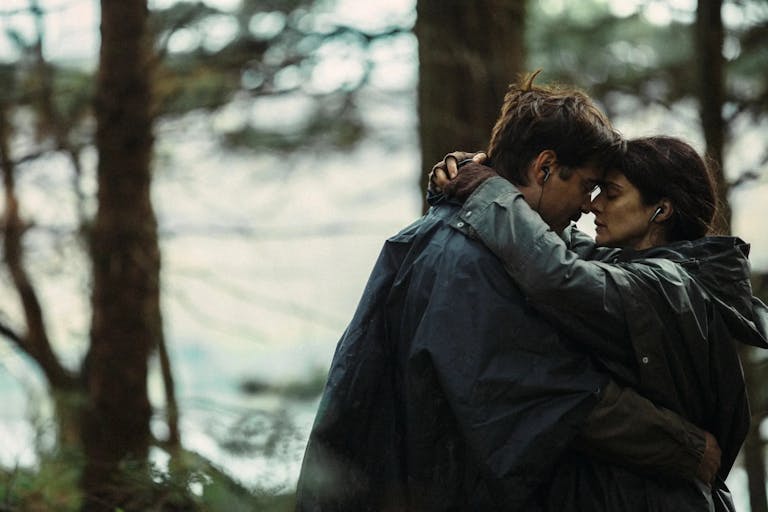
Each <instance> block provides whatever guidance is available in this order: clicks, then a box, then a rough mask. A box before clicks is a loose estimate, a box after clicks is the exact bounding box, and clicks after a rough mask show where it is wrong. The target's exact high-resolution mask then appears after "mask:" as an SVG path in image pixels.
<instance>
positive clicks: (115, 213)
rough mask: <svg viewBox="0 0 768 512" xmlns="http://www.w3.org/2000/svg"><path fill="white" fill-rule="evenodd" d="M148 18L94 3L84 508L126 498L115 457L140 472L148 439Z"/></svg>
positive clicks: (151, 325) (121, 1) (151, 257)
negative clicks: (96, 53)
mask: <svg viewBox="0 0 768 512" xmlns="http://www.w3.org/2000/svg"><path fill="white" fill-rule="evenodd" d="M147 16H148V9H147V2H146V0H102V1H101V53H100V61H99V72H98V77H97V82H96V102H95V112H96V119H97V130H96V145H97V150H98V154H99V163H98V169H97V173H98V210H97V213H96V219H95V221H94V226H93V230H92V240H91V242H92V243H91V258H92V261H93V291H92V296H91V306H92V314H93V316H92V320H91V344H90V347H89V351H88V354H87V356H86V361H85V365H84V372H85V376H86V379H87V386H88V395H89V404H88V406H87V414H86V416H85V418H84V422H83V444H84V447H85V454H86V466H85V470H84V474H83V490H84V492H85V494H86V497H85V501H84V505H83V509H84V510H87V511H92V510H93V511H101V510H104V511H107V510H109V511H112V510H114V508H115V507H117V506H121V505H123V506H124V505H125V504H126V503H127V502H128V500H129V496H128V495H127V494H126V491H125V490H123V489H121V485H120V484H121V477H122V474H121V473H120V468H121V463H124V462H129V461H130V462H134V463H135V464H137V465H138V467H139V473H141V467H142V465H143V464H144V463H146V457H147V452H148V447H149V440H150V430H149V421H150V415H151V409H150V403H149V399H148V394H147V366H148V357H149V355H150V352H151V350H152V348H153V347H154V346H156V344H157V338H158V335H159V332H160V328H161V327H160V326H161V319H160V302H159V270H160V252H159V248H158V240H157V223H156V219H155V215H154V212H153V209H152V203H151V198H150V182H151V174H150V158H151V151H152V143H153V138H152V118H151V114H150V105H151V89H150V84H151V80H150V69H149V48H150V46H149V38H148V32H147ZM134 476H135V475H134Z"/></svg>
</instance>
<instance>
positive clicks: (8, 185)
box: [0, 0, 768, 512]
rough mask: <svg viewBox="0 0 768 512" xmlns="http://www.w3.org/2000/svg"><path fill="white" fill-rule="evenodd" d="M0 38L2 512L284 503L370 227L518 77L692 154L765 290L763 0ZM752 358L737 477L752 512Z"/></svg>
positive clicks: (18, 7) (11, 24) (347, 312)
mask: <svg viewBox="0 0 768 512" xmlns="http://www.w3.org/2000/svg"><path fill="white" fill-rule="evenodd" d="M0 31H1V32H2V33H0V171H1V173H2V185H3V196H2V200H1V201H2V202H0V208H2V212H3V213H2V247H3V250H2V256H3V259H2V268H0V280H2V288H1V289H0V336H1V337H2V340H0V341H2V343H0V399H2V403H3V405H4V406H3V408H2V413H0V510H4V511H17V510H18V511H22V510H36V511H37V510H56V511H68V510H87V511H91V510H93V511H101V510H104V511H114V510H125V511H133V510H163V511H166V510H167V511H171V510H213V511H238V510H290V507H291V500H292V497H291V496H292V493H293V490H294V487H295V484H296V477H297V474H298V469H299V466H300V462H301V456H302V453H303V445H304V442H305V440H306V436H307V435H308V431H309V427H310V425H311V421H312V418H313V415H314V409H315V407H316V406H317V400H318V398H319V394H320V392H321V389H322V386H323V383H324V379H325V373H326V371H327V368H328V364H329V362H330V359H331V356H332V353H333V349H334V346H335V342H336V340H337V339H338V337H339V336H340V334H341V333H342V331H343V329H344V327H345V324H346V322H347V321H348V319H349V317H351V314H352V312H353V310H354V307H355V304H356V302H357V300H358V298H359V295H360V293H361V292H362V289H363V286H364V283H365V280H366V277H367V273H368V272H369V271H370V268H371V267H372V265H373V262H374V260H375V257H376V254H377V252H378V250H379V248H380V246H381V243H382V241H383V240H384V238H386V237H387V236H389V235H391V234H393V233H394V232H396V231H397V230H399V228H400V227H402V226H404V225H406V224H407V223H409V222H410V221H412V220H413V219H414V218H416V217H417V216H418V215H419V214H420V213H421V210H422V208H423V207H424V205H423V202H422V197H423V188H424V185H425V172H424V170H425V169H428V168H429V167H431V165H432V164H433V163H434V162H435V161H437V160H438V159H440V158H442V155H443V154H445V153H447V152H449V151H452V150H454V149H466V150H471V149H482V148H483V147H484V146H485V144H486V142H487V136H488V134H489V131H490V127H491V126H492V124H493V120H494V119H495V117H496V114H497V111H498V107H499V105H500V102H501V98H502V96H503V93H504V91H505V89H506V86H507V84H508V83H509V82H510V81H512V80H513V79H514V78H515V77H516V75H517V73H520V72H522V71H526V70H533V69H536V68H543V70H544V72H543V74H542V76H541V78H540V80H541V81H544V82H546V81H562V82H566V83H571V84H575V85H577V86H579V87H581V88H583V89H585V90H586V91H587V92H589V93H590V94H592V95H593V96H594V97H595V98H596V99H597V100H599V102H600V104H601V105H602V106H603V108H604V109H605V110H606V111H607V112H608V114H609V115H610V116H611V117H612V119H613V120H614V122H615V124H616V125H617V127H618V128H619V129H621V130H622V132H623V133H624V134H625V135H627V136H639V135H647V134H653V133H666V134H671V135H676V136H681V137H684V138H686V139H687V140H689V141H691V142H692V143H693V144H694V145H695V146H696V147H697V148H698V149H699V150H700V151H702V152H706V153H707V154H708V155H709V156H710V158H712V159H713V161H714V162H716V163H717V164H718V166H717V168H718V169H720V170H722V172H720V174H719V181H720V185H721V192H722V194H721V199H722V202H723V206H724V207H725V208H724V215H723V216H722V217H721V218H720V219H719V229H720V230H721V231H724V232H729V231H730V232H733V233H735V234H737V235H739V236H742V237H743V238H745V239H746V240H747V241H750V242H752V244H753V253H752V261H753V264H754V270H755V280H754V286H755V289H756V290H757V292H758V293H759V294H761V295H762V297H763V299H764V300H765V299H766V298H767V297H766V294H768V280H767V279H766V278H765V277H763V273H764V272H765V271H766V270H768V232H766V230H765V228H764V227H763V224H764V222H763V219H765V218H766V217H767V216H768V200H766V199H767V198H768V183H767V182H768V140H767V139H766V136H765V133H766V128H768V126H767V124H768V74H766V72H765V70H766V69H768V3H766V2H765V1H764V0H699V1H698V3H697V2H696V0H669V1H659V0H579V1H578V2H576V1H566V0H541V1H536V2H533V1H531V2H526V1H525V0H506V1H505V0H475V1H473V2H460V1H458V0H418V1H416V0H389V1H387V0H369V1H365V2H360V1H355V0H316V1H312V0H206V1H205V2H181V1H178V2H177V1H173V0H154V1H150V2H147V0H119V1H118V0H102V1H101V4H100V5H99V3H98V2H95V1H94V0H4V1H3V2H2V4H1V5H0ZM580 226H582V227H583V229H584V230H585V231H587V232H591V231H592V228H591V220H590V219H589V218H585V219H582V221H580ZM742 355H743V359H744V363H745V364H744V366H745V372H746V373H747V376H748V381H749V384H750V393H751V399H752V405H753V413H754V422H753V430H752V431H751V432H750V436H749V439H748V441H747V444H746V445H745V447H744V450H743V452H742V455H741V457H740V460H739V462H738V466H737V467H736V468H735V469H734V470H733V472H732V474H731V477H730V478H729V482H728V483H729V485H730V486H731V487H732V489H733V491H734V494H735V499H736V500H737V504H738V506H739V509H740V510H752V511H753V512H766V511H768V505H766V470H765V439H766V437H768V431H766V428H765V427H764V426H765V425H766V422H765V421H764V419H765V416H766V411H767V410H768V396H767V395H766V392H765V389H766V381H767V380H768V372H766V360H765V356H760V355H758V354H754V353H751V352H748V351H745V352H744V353H743V354H742ZM761 426H763V427H764V428H762V431H761Z"/></svg>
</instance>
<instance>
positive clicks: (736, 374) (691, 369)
mask: <svg viewBox="0 0 768 512" xmlns="http://www.w3.org/2000/svg"><path fill="white" fill-rule="evenodd" d="M452 225H453V226H454V227H455V228H456V229H457V230H460V231H462V232H465V233H467V234H469V235H470V236H473V237H476V238H478V239H479V240H481V241H482V242H483V243H484V244H485V245H486V246H487V247H488V248H489V249H491V250H492V251H493V252H494V253H495V254H496V255H497V256H498V257H499V258H500V259H501V260H502V261H503V262H504V265H505V267H506V269H507V271H508V273H509V274H510V276H511V277H512V278H513V280H514V281H515V282H516V283H517V285H518V286H519V287H520V288H521V290H522V291H523V293H524V294H525V295H526V296H527V297H528V299H529V300H530V301H531V303H532V304H534V305H535V307H536V308H537V310H539V311H540V312H541V313H542V314H543V315H544V316H545V317H547V318H548V319H550V320H551V321H553V322H554V323H557V324H559V325H563V326H567V327H568V328H569V329H570V330H569V332H570V333H572V334H573V336H574V338H576V340H577V342H578V343H579V344H580V346H582V347H583V348H585V349H586V350H588V351H589V352H590V353H591V354H593V355H594V356H595V357H596V358H597V359H598V360H599V361H600V363H601V365H602V366H603V368H605V369H606V370H607V371H609V372H610V373H611V375H612V376H613V377H614V378H615V379H616V380H617V381H618V382H619V384H622V385H625V386H632V387H634V388H635V389H637V390H638V391H639V392H640V393H641V394H643V395H644V396H646V397H648V398H650V399H652V400H653V401H654V402H655V403H656V404H658V405H662V406H664V407H667V408H669V409H671V410H673V411H675V412H677V413H679V414H681V415H682V416H684V417H686V418H687V419H689V420H690V421H692V422H693V423H695V424H697V425H698V426H700V427H702V428H704V429H705V430H708V431H710V432H711V433H712V434H714V435H715V437H716V438H717V440H718V442H719V444H720V446H721V449H722V452H723V455H722V464H721V468H720V475H719V479H718V480H719V482H718V484H717V485H716V492H715V493H714V499H715V508H716V509H718V510H727V509H728V508H729V507H732V505H731V504H729V498H728V495H727V490H726V489H725V487H724V484H723V483H722V480H724V479H725V477H726V476H727V474H728V472H729V471H730V469H731V466H732V465H733V462H734V460H735V458H736V454H737V453H738V450H739V448H740V447H741V444H742V443H743V441H744V439H745V436H746V433H747V430H748V428H749V422H750V413H749V406H748V403H747V396H746V388H745V384H744V380H743V373H742V369H741V364H740V361H739V357H738V353H737V348H738V345H739V344H740V343H746V344H750V345H754V346H758V347H763V348H765V347H766V346H768V344H766V325H768V322H766V319H767V318H768V313H767V311H768V310H767V309H766V306H765V305H764V304H762V303H761V302H760V301H759V300H758V299H755V298H754V297H753V296H752V291H751V286H750V281H749V261H748V254H749V246H748V245H747V244H745V243H744V242H743V241H742V240H740V239H738V238H734V237H707V238H702V239H699V240H695V241H685V242H678V243H673V244H670V245H667V246H663V247H655V248H651V249H648V250H645V251H639V252H638V251H629V250H626V251H618V250H610V249H598V248H595V246H594V242H592V241H591V239H589V238H588V237H586V236H585V235H583V234H581V233H579V232H577V231H575V230H573V231H572V232H571V233H570V245H568V244H566V242H564V241H563V239H562V238H561V237H559V236H557V235H555V234H554V233H553V232H551V231H549V229H548V227H547V225H546V224H545V223H544V222H543V221H542V220H541V219H540V218H539V217H538V215H537V214H535V213H534V212H533V211H532V210H531V208H530V207H529V206H528V204H527V203H526V202H525V200H524V198H523V196H522V194H521V193H520V192H519V191H518V190H517V189H516V188H515V187H514V186H513V185H512V184H510V183H509V182H508V181H506V180H504V179H502V178H492V179H490V180H488V181H487V182H486V183H484V184H483V185H482V186H480V187H479V188H478V190H477V191H476V192H475V193H474V194H473V195H472V196H471V197H470V198H469V200H468V201H467V202H466V203H465V205H464V207H463V209H462V211H461V213H460V214H459V216H458V218H457V219H456V220H454V222H453V224H452ZM590 260H591V261H590ZM563 472H564V473H565V476H564V477H563V478H562V481H561V483H562V489H561V490H562V493H566V492H571V493H573V496H574V499H575V500H576V501H575V503H576V504H578V503H579V501H578V497H579V496H581V497H582V499H583V500H584V501H582V502H581V503H582V505H584V506H583V507H582V508H579V507H578V506H575V505H574V506H573V507H572V509H574V510H579V509H581V510H599V508H598V507H597V505H596V504H597V503H599V502H600V499H603V500H604V501H610V502H612V503H613V502H614V501H615V500H629V501H632V500H634V501H637V500H639V499H640V497H641V496H642V495H643V494H644V492H643V489H642V487H637V488H634V487H633V486H632V485H622V483H621V482H623V481H626V482H629V481H628V480H626V479H625V478H624V477H623V476H620V475H618V473H616V472H614V471H612V470H604V468H598V469H595V468H594V467H593V465H592V463H590V464H583V465H582V466H579V465H578V464H577V466H576V467H573V468H570V469H568V468H563V471H562V472H561V473H563ZM586 489H614V490H616V489H620V490H622V491H623V495H616V494H615V493H614V492H613V491H612V492H607V491H606V492H603V493H601V492H591V493H586V492H585V490H586ZM614 506H615V505H614ZM566 509H568V508H567V507H566ZM614 509H615V510H618V509H619V508H611V507H607V508H605V510H614ZM621 510H630V509H624V508H621ZM640 510H677V509H676V508H674V507H672V506H669V504H668V503H667V504H665V503H657V504H654V506H653V507H649V508H640ZM705 510H706V509H705Z"/></svg>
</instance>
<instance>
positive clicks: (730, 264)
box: [635, 236, 768, 348]
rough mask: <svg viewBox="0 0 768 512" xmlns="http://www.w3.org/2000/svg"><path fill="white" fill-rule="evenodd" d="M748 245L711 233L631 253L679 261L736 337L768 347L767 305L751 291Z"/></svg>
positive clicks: (751, 343)
mask: <svg viewBox="0 0 768 512" xmlns="http://www.w3.org/2000/svg"><path fill="white" fill-rule="evenodd" d="M749 249H750V246H749V244H748V243H746V242H744V241H743V240H742V239H740V238H738V237H730V236H712V237H704V238H699V239H697V240H691V241H683V242H677V243H674V244H670V245H667V246H661V247H653V248H651V249H647V250H645V251H641V252H640V253H635V257H638V256H640V257H643V258H665V259H669V260H672V261H675V262H677V263H679V264H681V265H682V266H683V267H685V269H686V270H687V271H688V272H689V273H690V275H691V276H692V277H693V278H694V280H695V281H696V282H697V283H698V284H699V285H700V286H701V287H702V288H704V290H705V291H706V292H707V294H708V295H709V296H710V297H711V298H712V300H713V302H714V304H715V305H716V307H717V308H718V309H719V311H720V312H721V314H722V315H723V318H724V319H725V321H726V323H727V324H728V327H729V328H730V330H731V332H732V334H733V335H734V336H735V337H736V338H737V339H739V340H740V341H742V342H743V343H747V344H749V345H753V346H755V347H761V348H768V307H766V305H765V304H763V302H762V301H761V300H760V299H758V298H756V297H754V296H753V295H752V284H751V281H750V266H749Z"/></svg>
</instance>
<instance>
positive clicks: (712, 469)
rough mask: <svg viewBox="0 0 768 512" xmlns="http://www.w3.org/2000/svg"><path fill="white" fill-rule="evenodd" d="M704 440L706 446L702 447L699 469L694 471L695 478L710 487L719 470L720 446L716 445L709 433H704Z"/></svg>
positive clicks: (713, 437)
mask: <svg viewBox="0 0 768 512" xmlns="http://www.w3.org/2000/svg"><path fill="white" fill-rule="evenodd" d="M704 439H705V440H706V443H707V444H706V446H705V447H704V453H703V454H702V456H701V462H700V463H699V468H698V469H697V470H696V478H698V479H699V480H701V481H702V482H704V483H705V484H707V485H711V484H712V482H713V481H714V480H715V476H717V471H718V470H719V469H720V456H721V452H720V445H719V444H717V439H715V436H713V435H712V434H710V433H709V432H705V433H704Z"/></svg>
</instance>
